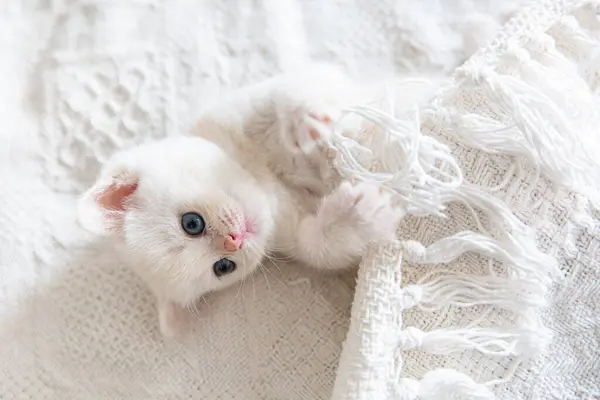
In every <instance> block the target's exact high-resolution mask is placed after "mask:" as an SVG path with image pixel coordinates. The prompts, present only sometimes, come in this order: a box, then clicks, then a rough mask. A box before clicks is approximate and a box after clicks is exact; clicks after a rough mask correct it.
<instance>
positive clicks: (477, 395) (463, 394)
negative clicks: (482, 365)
mask: <svg viewBox="0 0 600 400" xmlns="http://www.w3.org/2000/svg"><path fill="white" fill-rule="evenodd" d="M398 387H399V389H398V391H401V392H400V393H399V396H398V397H399V398H401V399H406V400H416V399H420V400H447V399H464V400H493V399H494V398H495V396H494V393H493V392H492V391H491V390H490V389H489V388H488V387H487V386H485V385H482V384H479V383H477V382H475V381H474V380H473V379H471V378H470V377H469V376H467V375H465V374H463V373H460V372H458V371H455V370H452V369H443V368H440V369H435V370H433V371H430V372H427V373H426V374H425V375H424V376H423V379H422V380H421V381H417V380H415V379H409V378H402V379H400V382H399V385H398Z"/></svg>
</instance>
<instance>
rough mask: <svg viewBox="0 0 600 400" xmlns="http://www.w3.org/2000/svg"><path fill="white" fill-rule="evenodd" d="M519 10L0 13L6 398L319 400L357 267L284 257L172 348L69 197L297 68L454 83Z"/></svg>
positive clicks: (182, 7) (250, 7) (230, 294)
mask: <svg viewBox="0 0 600 400" xmlns="http://www.w3.org/2000/svg"><path fill="white" fill-rule="evenodd" d="M521 3H522V1H521V0H512V1H503V2H494V1H490V2H481V1H479V0H469V1H449V2H438V1H433V0H432V1H429V0H428V1H422V2H419V3H418V4H415V2H414V1H411V0H404V1H397V0H386V1H378V2H370V1H361V0H354V1H350V2H322V1H300V0H285V1H283V0H277V1H267V0H265V1H250V0H239V1H232V2H229V1H227V2H222V1H216V0H214V1H213V0H204V1H184V0H181V1H180V0H175V1H171V0H169V1H166V0H114V1H113V0H109V1H105V0H98V1H95V0H92V1H89V0H49V1H37V0H33V1H22V0H8V1H6V0H5V1H2V2H0V50H1V54H2V56H1V57H0V72H1V74H0V76H1V78H0V82H1V84H0V88H1V92H2V96H1V99H0V115H2V117H3V123H2V126H0V140H1V144H0V176H1V177H2V179H1V182H2V184H1V185H0V398H2V399H24V398H26V399H30V398H35V399H61V400H64V399H125V398H126V399H147V398H169V399H188V398H208V399H219V398H222V399H231V398H236V399H252V398H269V399H280V398H284V399H307V398H311V399H317V398H321V399H325V398H329V396H330V393H331V390H332V387H333V383H334V379H335V376H336V370H337V365H338V357H339V354H340V351H341V347H342V343H343V341H344V338H345V337H346V333H347V329H348V323H349V313H350V306H351V302H352V298H353V286H354V274H355V272H353V271H348V272H347V273H345V274H341V275H339V276H338V275H324V274H321V273H315V272H314V271H309V270H306V269H301V268H297V267H296V266H293V265H284V264H279V265H278V266H277V267H274V268H271V269H270V270H269V271H265V272H264V274H263V273H261V272H258V273H257V274H256V275H255V276H253V277H252V278H250V279H248V280H247V281H246V282H244V284H243V285H240V286H239V287H234V288H232V289H231V290H229V291H225V292H223V293H219V294H217V295H214V296H212V297H209V298H208V299H207V304H200V305H199V310H198V314H199V315H198V318H197V321H196V323H195V324H194V326H193V327H192V333H191V334H190V335H189V336H188V337H187V338H186V339H185V340H184V341H183V342H166V341H164V340H163V339H162V338H161V337H160V336H159V333H158V329H157V324H156V315H155V311H154V305H153V301H152V299H151V297H150V296H149V295H148V293H147V291H146V289H145V288H144V286H143V285H141V284H140V282H139V281H138V280H137V279H136V278H135V277H134V275H133V274H132V273H131V272H130V271H129V270H128V269H126V268H124V267H123V266H122V265H121V263H120V262H119V261H118V260H117V259H116V258H115V256H114V254H113V251H112V250H111V249H110V247H107V246H106V245H105V244H103V243H98V242H97V239H96V238H92V237H88V236H86V235H85V234H84V233H83V231H82V230H80V229H79V227H78V226H77V225H76V223H75V220H74V218H75V217H74V205H75V195H76V194H77V193H78V192H79V191H80V190H82V189H83V188H84V187H87V186H88V185H89V184H90V183H91V182H92V180H93V178H94V176H95V175H96V173H97V172H98V169H99V166H100V164H101V163H102V162H103V161H105V160H106V159H107V157H109V156H110V155H111V154H112V153H114V152H115V151H116V150H117V149H120V148H124V147H128V146H132V145H134V144H136V143H139V142H141V141H144V140H150V139H153V138H157V137H162V136H164V135H171V134H179V133H182V132H185V131H187V129H188V127H189V126H191V124H192V122H193V119H194V114H195V110H196V109H197V107H198V105H201V104H202V103H203V101H204V100H205V99H208V98H211V97H212V96H215V95H218V93H219V91H220V90H221V89H222V88H232V87H238V86H241V85H244V84H246V83H251V82H256V81H258V80H260V79H262V78H263V77H266V76H270V75H274V74H276V73H277V72H278V71H281V70H286V69H287V68H289V67H293V66H294V65H296V64H297V63H298V62H304V61H306V60H308V59H326V60H330V61H334V62H336V63H339V64H342V65H344V66H345V67H347V68H348V69H349V70H350V71H352V72H353V73H356V74H357V75H360V76H368V75H369V74H378V75H385V74H391V73H393V72H395V71H397V70H407V69H409V70H410V69H420V68H429V69H437V70H445V71H451V70H452V69H454V68H455V67H456V66H457V65H459V64H460V63H461V62H462V61H463V60H464V59H466V58H467V57H468V56H469V55H470V54H471V53H472V52H473V51H474V50H475V49H476V48H477V47H479V46H480V45H482V44H483V42H484V41H485V40H487V38H489V37H490V34H491V33H493V32H494V31H495V30H496V29H497V28H498V27H499V26H500V24H501V23H503V22H504V20H505V19H506V18H507V16H508V15H509V14H510V13H512V12H513V11H514V10H515V9H516V8H517V7H518V6H519V4H521Z"/></svg>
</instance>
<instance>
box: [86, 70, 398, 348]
mask: <svg viewBox="0 0 600 400" xmlns="http://www.w3.org/2000/svg"><path fill="white" fill-rule="evenodd" d="M367 92H369V90H365V88H364V87H359V86H358V85H356V84H353V83H351V82H350V81H349V80H347V79H346V78H345V76H344V75H342V74H341V73H340V72H339V71H337V70H336V69H333V68H331V67H317V68H314V69H312V70H310V71H308V72H303V73H297V74H288V75H282V76H278V77H275V78H272V79H270V80H267V81H265V82H262V83H260V84H258V85H254V86H250V87H247V88H244V89H240V90H238V91H237V92H235V93H234V94H233V95H232V96H229V97H227V98H224V99H222V100H221V101H220V102H218V103H217V104H215V105H214V106H213V107H211V108H209V109H207V110H206V111H205V112H204V113H203V114H202V115H201V116H200V118H199V122H198V124H197V126H196V127H195V128H194V130H193V133H192V135H189V136H185V137H169V138H167V139H164V140H162V141H158V142H153V143H148V144H143V145H140V146H139V147H136V148H133V149H130V150H126V151H124V152H122V153H120V154H118V155H116V156H115V157H114V158H113V159H112V160H110V162H108V163H107V164H106V165H105V166H104V168H103V170H102V172H101V174H100V176H99V178H98V180H97V182H96V183H95V184H94V185H93V187H92V188H90V189H89V190H88V191H87V192H86V193H85V194H84V195H83V196H82V198H81V201H80V207H79V215H80V220H81V221H82V223H83V224H84V226H86V227H88V228H90V229H93V230H95V231H98V232H100V233H102V234H106V235H109V236H111V237H113V238H114V239H115V243H116V246H117V247H118V249H119V251H120V252H121V253H122V254H123V255H124V257H123V258H124V259H125V260H126V262H127V263H128V264H130V265H131V266H132V268H133V269H134V270H135V271H136V272H137V273H138V274H139V275H140V277H141V278H142V279H143V280H144V281H145V282H146V283H147V284H148V286H149V288H150V289H151V290H152V292H153V293H154V294H155V295H156V297H157V299H158V312H159V321H160V327H161V331H162V333H163V334H164V335H167V336H171V335H173V334H174V333H176V332H177V330H178V329H179V328H178V325H179V323H180V321H181V320H182V317H183V316H184V314H185V312H184V310H185V307H187V306H189V305H191V304H193V303H195V302H196V301H197V300H198V299H199V297H200V296H201V295H202V294H204V293H207V292H209V291H216V290H220V289H223V288H225V287H227V286H230V285H232V284H233V283H236V282H239V281H240V280H242V279H244V277H246V276H247V275H248V274H250V273H252V272H253V271H254V270H255V269H256V268H257V267H258V266H259V265H260V262H261V260H262V258H263V257H264V256H265V254H267V253H270V252H279V253H284V254H286V255H288V256H293V257H295V258H296V259H298V260H300V261H302V262H304V263H306V264H308V265H311V266H314V267H317V268H323V269H330V270H331V269H339V268H344V267H348V266H351V265H355V264H356V263H357V262H358V261H359V260H360V257H361V255H362V253H363V251H364V249H365V247H366V246H367V244H368V243H369V242H371V241H377V240H381V239H389V238H393V237H394V235H395V231H396V229H397V227H398V223H399V221H400V219H401V217H402V210H400V209H398V208H396V207H394V206H393V204H392V201H391V198H390V196H389V195H388V194H386V193H384V192H382V191H381V190H379V188H377V187H374V186H371V185H367V184H352V183H349V182H342V183H341V184H340V181H339V177H337V176H336V175H335V174H334V172H333V169H332V168H331V154H327V152H326V151H325V150H324V147H323V146H321V144H322V143H323V141H326V140H327V135H328V132H330V129H331V125H332V123H333V121H334V120H336V118H337V116H338V115H339V113H340V111H341V110H342V108H343V107H345V106H348V105H353V104H359V103H361V102H362V101H364V97H365V96H370V95H372V93H368V94H367ZM336 128H337V129H344V130H346V131H347V134H348V135H350V136H352V135H353V134H354V133H355V131H358V130H359V129H361V126H360V122H359V121H352V120H350V119H346V122H345V125H344V126H341V127H340V126H337V127H336ZM191 211H193V212H197V213H199V214H201V215H202V216H203V218H204V220H205V222H206V230H205V233H204V234H203V235H200V236H190V235H188V234H186V233H185V232H184V231H183V229H182V227H181V216H182V214H184V213H186V212H191ZM232 237H238V238H240V237H241V238H242V239H243V245H242V246H241V247H239V246H237V245H236V246H233V245H232V242H231V238H232ZM232 246H233V247H232ZM234 248H235V249H234ZM224 257H226V258H228V259H229V260H232V261H234V262H235V263H236V264H237V269H236V270H235V271H234V272H233V273H230V274H228V275H223V276H221V277H217V276H216V275H215V273H214V272H213V264H214V263H215V261H217V260H219V259H221V258H224Z"/></svg>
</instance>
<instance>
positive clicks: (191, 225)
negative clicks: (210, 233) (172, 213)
mask: <svg viewBox="0 0 600 400" xmlns="http://www.w3.org/2000/svg"><path fill="white" fill-rule="evenodd" d="M205 226H206V224H205V223H204V218H202V216H201V215H200V214H198V213H195V212H188V213H185V214H183V215H182V216H181V228H182V229H183V230H184V231H185V233H187V234H188V235H191V236H198V235H201V234H202V232H204V227H205Z"/></svg>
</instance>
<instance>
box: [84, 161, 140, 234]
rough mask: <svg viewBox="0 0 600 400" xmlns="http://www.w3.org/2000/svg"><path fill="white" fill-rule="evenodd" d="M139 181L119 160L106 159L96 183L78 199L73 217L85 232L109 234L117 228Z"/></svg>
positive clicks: (130, 205)
mask: <svg viewBox="0 0 600 400" xmlns="http://www.w3.org/2000/svg"><path fill="white" fill-rule="evenodd" d="M138 184H139V176H138V174H137V173H136V172H134V171H133V170H132V169H131V167H130V166H128V165H127V163H125V162H124V160H122V159H117V160H114V161H112V162H109V163H108V165H107V166H106V167H105V168H104V169H103V170H102V172H101V173H100V176H99V178H98V180H97V181H96V183H94V185H93V186H92V187H91V188H90V189H88V190H87V191H86V192H85V193H84V194H83V195H82V196H81V197H80V199H79V204H78V206H77V216H78V219H79V223H80V224H81V225H82V227H83V228H84V229H86V230H88V231H91V232H93V233H96V234H100V235H110V234H112V233H114V232H116V231H118V230H119V229H120V227H121V226H122V224H123V218H124V216H125V212H126V211H128V210H129V209H130V208H131V207H132V200H133V198H134V197H135V192H136V190H137V187H138Z"/></svg>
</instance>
